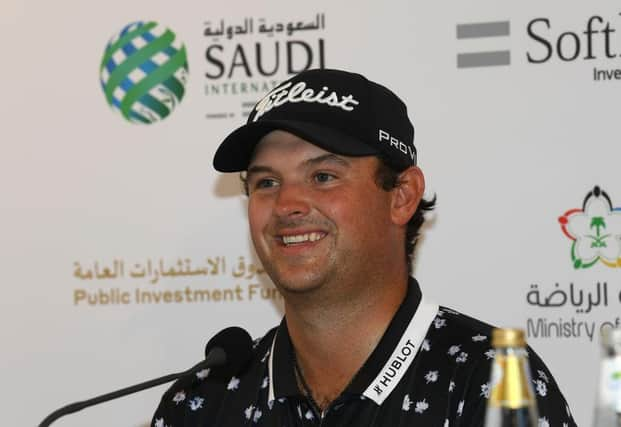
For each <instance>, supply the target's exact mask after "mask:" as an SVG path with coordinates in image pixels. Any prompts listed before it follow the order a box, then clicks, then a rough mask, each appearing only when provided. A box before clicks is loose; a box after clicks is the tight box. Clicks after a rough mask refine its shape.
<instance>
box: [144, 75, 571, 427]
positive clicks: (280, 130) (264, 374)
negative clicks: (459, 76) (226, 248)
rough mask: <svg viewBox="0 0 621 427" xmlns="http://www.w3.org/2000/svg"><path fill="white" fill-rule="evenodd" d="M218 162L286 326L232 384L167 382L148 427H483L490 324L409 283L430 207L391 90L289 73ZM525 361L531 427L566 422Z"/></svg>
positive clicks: (562, 405)
mask: <svg viewBox="0 0 621 427" xmlns="http://www.w3.org/2000/svg"><path fill="white" fill-rule="evenodd" d="M214 166H215V168H216V169H217V170H219V171H222V172H242V173H243V174H244V175H243V177H244V184H245V188H246V192H247V194H248V197H249V202H248V220H249V224H250V233H251V236H252V241H253V243H254V246H255V249H256V252H257V254H258V256H259V258H260V259H261V262H262V263H263V266H264V268H265V270H266V271H267V273H268V274H269V276H270V278H271V279H272V281H273V282H274V284H275V285H276V287H277V288H278V289H279V291H280V292H281V293H282V295H283V297H284V301H285V317H284V319H283V321H282V322H281V324H280V326H278V327H277V328H274V329H272V330H271V331H269V332H268V333H267V335H265V336H264V337H263V338H261V339H260V340H258V341H257V345H256V347H255V349H254V357H253V359H252V360H251V362H250V363H249V365H248V366H247V367H246V368H245V369H244V370H243V371H242V372H240V373H239V374H238V375H236V376H235V377H233V378H227V379H225V380H222V379H219V378H217V376H213V377H211V376H207V378H205V379H203V380H201V381H198V382H195V383H194V384H193V385H190V386H188V382H187V381H185V382H179V383H177V384H175V385H173V387H172V388H171V389H170V390H169V391H168V392H167V393H166V394H165V395H164V396H163V398H162V402H161V404H160V407H159V408H158V410H157V412H156V414H155V416H154V418H153V425H154V426H155V427H164V426H169V427H181V426H227V427H228V426H242V425H252V426H254V425H258V426H326V427H327V426H391V427H396V426H413V425H417V426H425V427H428V426H480V425H482V424H483V418H484V414H485V407H486V402H487V397H488V396H489V388H490V385H489V372H490V360H491V358H492V357H493V350H491V348H490V334H491V329H492V327H491V326H489V325H487V324H484V323H482V322H479V321H478V320H475V319H473V318H471V317H468V316H465V315H462V314H459V313H457V312H455V311H453V310H450V309H447V308H444V307H438V306H437V305H434V304H431V303H430V302H428V301H426V300H425V299H424V298H423V296H422V293H421V290H420V288H419V285H418V283H417V282H416V280H415V279H414V278H413V277H411V258H412V256H413V255H412V254H413V249H414V244H415V241H416V237H417V235H418V231H419V228H420V226H421V224H422V223H423V221H424V216H423V215H424V212H425V211H428V210H430V209H432V208H433V206H434V204H435V200H431V201H428V200H425V199H423V193H424V189H425V182H424V177H423V174H422V172H421V170H420V168H418V167H417V153H416V149H415V147H414V129H413V126H412V124H411V122H410V120H409V118H408V115H407V109H406V106H405V104H404V103H403V102H402V101H401V100H400V99H399V98H398V97H397V96H396V95H395V94H394V93H392V92H391V91H390V90H388V89H387V88H385V87H384V86H381V85H379V84H377V83H374V82H371V81H369V80H367V79H366V78H364V77H363V76H361V75H359V74H353V73H348V72H344V71H338V70H310V71H306V72H303V73H301V74H298V75H297V76H295V77H293V78H291V79H290V80H288V81H286V82H284V83H283V84H281V85H280V86H278V87H277V88H275V89H274V90H273V91H272V92H270V93H269V94H268V95H266V96H265V97H264V98H263V99H262V100H261V101H259V103H258V104H257V105H256V106H255V109H254V111H253V112H252V114H251V115H250V117H249V119H248V122H247V124H246V125H245V126H242V127H241V128H239V129H237V130H236V131H234V132H233V133H231V134H230V135H229V136H228V137H227V138H226V139H225V140H224V142H223V143H222V144H221V145H220V147H219V148H218V151H217V152H216V155H215V158H214ZM529 355H530V365H531V371H532V377H533V381H534V382H535V384H536V385H537V403H538V407H539V413H540V414H539V415H540V425H550V426H564V425H567V426H574V425H575V423H574V421H573V419H572V417H571V414H570V413H569V408H568V407H567V404H566V402H565V399H564V398H563V396H562V395H561V393H560V391H559V390H558V387H557V385H556V383H555V381H554V379H553V378H552V375H551V374H550V373H549V371H548V370H547V368H546V367H545V365H544V364H543V362H542V361H541V360H540V359H539V358H538V357H537V355H536V354H535V353H534V352H532V351H529ZM196 402H200V405H197V404H196ZM546 423H547V424H546Z"/></svg>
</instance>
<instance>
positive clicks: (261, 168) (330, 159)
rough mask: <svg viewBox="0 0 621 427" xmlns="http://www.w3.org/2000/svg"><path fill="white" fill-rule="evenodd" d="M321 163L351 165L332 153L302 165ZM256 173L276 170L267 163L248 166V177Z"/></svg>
mask: <svg viewBox="0 0 621 427" xmlns="http://www.w3.org/2000/svg"><path fill="white" fill-rule="evenodd" d="M321 163H336V164H338V165H341V166H344V167H350V166H351V164H350V163H349V162H348V161H347V160H346V159H344V158H343V157H341V156H338V155H336V154H332V153H326V154H322V155H321V156H317V157H313V158H310V159H306V160H304V161H303V162H302V164H301V165H302V167H309V166H316V165H318V164H321ZM256 173H276V170H275V169H274V168H272V167H270V166H266V165H261V164H259V165H252V166H249V167H248V171H247V172H246V177H249V176H250V175H252V174H256Z"/></svg>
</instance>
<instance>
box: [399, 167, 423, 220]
mask: <svg viewBox="0 0 621 427" xmlns="http://www.w3.org/2000/svg"><path fill="white" fill-rule="evenodd" d="M424 192H425V177H424V176H423V171H421V170H420V168H418V167H416V166H412V167H409V168H407V169H406V170H404V171H403V172H401V173H400V174H399V179H398V181H397V185H396V187H395V188H393V189H392V191H391V193H392V201H391V219H392V221H393V223H395V224H397V225H405V224H407V222H408V221H409V220H410V218H412V215H414V212H416V208H417V207H418V204H419V203H420V200H421V199H422V197H423V193H424Z"/></svg>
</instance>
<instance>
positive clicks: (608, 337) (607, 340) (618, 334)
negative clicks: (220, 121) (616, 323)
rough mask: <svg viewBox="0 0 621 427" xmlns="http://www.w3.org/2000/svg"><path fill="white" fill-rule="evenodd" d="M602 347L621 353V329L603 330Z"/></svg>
mask: <svg viewBox="0 0 621 427" xmlns="http://www.w3.org/2000/svg"><path fill="white" fill-rule="evenodd" d="M602 346H604V347H605V348H607V349H609V350H613V351H615V352H617V353H621V328H616V329H615V328H603V329H602Z"/></svg>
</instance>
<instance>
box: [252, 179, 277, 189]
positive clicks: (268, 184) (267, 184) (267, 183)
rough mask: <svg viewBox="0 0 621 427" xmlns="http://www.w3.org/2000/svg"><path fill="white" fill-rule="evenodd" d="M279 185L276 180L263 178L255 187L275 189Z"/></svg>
mask: <svg viewBox="0 0 621 427" xmlns="http://www.w3.org/2000/svg"><path fill="white" fill-rule="evenodd" d="M276 185H277V182H276V180H274V179H271V178H262V179H259V180H257V182H256V184H255V185H254V188H272V187H275V186H276Z"/></svg>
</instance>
